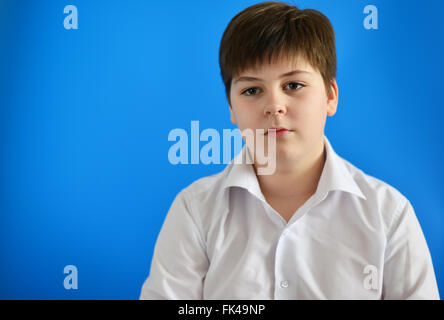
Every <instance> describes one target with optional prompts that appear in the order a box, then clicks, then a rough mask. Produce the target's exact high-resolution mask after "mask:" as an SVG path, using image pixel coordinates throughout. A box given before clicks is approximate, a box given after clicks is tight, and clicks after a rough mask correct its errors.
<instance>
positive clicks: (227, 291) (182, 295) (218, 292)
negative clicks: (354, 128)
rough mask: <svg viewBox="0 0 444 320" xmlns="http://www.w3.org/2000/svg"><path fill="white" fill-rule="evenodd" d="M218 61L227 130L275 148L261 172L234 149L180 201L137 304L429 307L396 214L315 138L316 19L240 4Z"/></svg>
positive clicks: (330, 111) (281, 8)
mask: <svg viewBox="0 0 444 320" xmlns="http://www.w3.org/2000/svg"><path fill="white" fill-rule="evenodd" d="M219 62H220V68H221V75H222V79H223V81H224V84H225V88H226V96H227V100H228V103H229V111H230V115H231V121H232V122H233V123H234V124H236V125H237V126H238V127H239V129H240V130H241V132H242V130H244V129H252V130H254V131H256V132H257V130H256V129H263V130H265V131H264V132H265V135H268V136H270V135H272V136H273V137H275V139H276V140H275V160H276V164H275V165H276V166H275V171H274V173H273V174H269V175H259V174H257V173H258V169H259V168H260V167H261V164H260V163H258V162H257V161H256V160H253V161H254V162H253V163H252V164H246V163H240V164H239V161H236V160H238V159H239V158H240V157H244V156H247V157H248V156H250V157H253V158H254V159H256V154H255V151H251V150H250V149H249V148H247V147H244V148H243V150H242V152H241V153H240V154H239V155H238V156H237V157H236V159H235V160H233V161H232V162H231V163H230V164H229V165H228V166H227V167H226V168H225V170H224V171H222V172H221V173H219V174H216V175H213V176H209V177H205V178H202V179H199V180H198V181H196V182H194V183H193V184H191V185H190V186H188V187H187V188H185V189H184V190H182V191H181V192H180V193H179V194H178V195H177V196H176V198H175V200H174V202H173V204H172V205H171V208H170V210H169V212H168V214H167V217H166V219H165V221H164V224H163V226H162V230H161V232H160V234H159V237H158V240H157V243H156V247H155V251H154V255H153V260H152V264H151V271H150V275H149V277H148V278H147V279H146V281H145V283H144V285H143V287H142V291H141V296H140V298H141V299H439V293H438V288H437V284H436V280H435V275H434V270H433V265H432V261H431V256H430V253H429V250H428V247H427V244H426V241H425V238H424V236H423V233H422V230H421V227H420V225H419V223H418V220H417V218H416V216H415V213H414V210H413V208H412V206H411V204H410V202H409V201H408V200H407V199H406V198H405V197H404V196H403V195H402V194H401V193H400V192H399V191H397V190H396V189H395V188H393V187H391V186H389V185H388V184H386V183H384V182H383V181H381V180H378V179H376V178H373V177H371V176H368V175H366V174H365V173H364V172H363V171H361V170H359V169H358V168H356V167H354V166H353V165H352V164H350V163H349V162H347V161H346V160H344V159H342V158H341V157H340V156H338V155H337V154H336V153H335V152H334V150H333V148H332V146H331V144H330V142H329V140H327V138H326V137H325V135H324V127H325V121H326V117H327V116H333V115H334V114H335V112H336V108H337V104H338V86H337V83H336V80H335V77H336V53H335V36H334V31H333V28H332V26H331V23H330V21H329V20H328V19H327V17H325V16H324V15H323V14H322V13H320V12H318V11H316V10H311V9H306V10H299V9H298V8H296V7H295V6H292V5H289V4H285V3H281V2H264V3H259V4H256V5H253V6H251V7H249V8H247V9H245V10H244V11H242V12H240V13H239V14H237V15H236V16H235V17H234V18H233V19H232V20H231V22H230V23H229V25H228V27H227V29H226V30H225V32H224V34H223V37H222V40H221V45H220V53H219ZM259 132H260V131H259ZM258 134H260V133H257V134H256V138H257V137H258ZM265 148H267V145H265ZM240 162H242V161H240Z"/></svg>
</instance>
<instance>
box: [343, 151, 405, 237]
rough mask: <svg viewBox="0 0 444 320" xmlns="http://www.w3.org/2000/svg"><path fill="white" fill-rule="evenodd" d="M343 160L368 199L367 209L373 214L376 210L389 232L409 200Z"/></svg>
mask: <svg viewBox="0 0 444 320" xmlns="http://www.w3.org/2000/svg"><path fill="white" fill-rule="evenodd" d="M341 159H342V161H343V162H344V164H345V167H346V168H347V170H348V172H349V173H350V175H351V176H352V178H353V180H354V181H355V182H356V184H357V185H358V186H359V188H360V189H361V191H362V193H363V194H364V195H365V197H366V198H367V200H365V203H366V207H367V208H369V209H371V210H372V211H373V212H374V211H375V210H376V212H377V213H378V214H379V215H380V217H381V218H382V219H383V221H384V226H385V231H386V232H388V230H389V229H390V226H391V225H392V223H393V220H395V219H396V217H397V216H398V215H399V214H400V212H401V211H402V209H403V208H405V206H406V205H407V204H408V203H409V200H408V199H407V198H406V196H405V195H404V194H403V193H401V191H400V190H398V189H397V188H396V187H394V186H392V185H390V184H389V183H387V182H385V181H383V180H382V179H379V178H376V177H374V176H372V175H370V174H368V173H366V172H364V171H363V170H361V169H359V168H357V167H356V166H354V165H353V164H351V163H350V162H349V161H347V160H345V159H343V158H341Z"/></svg>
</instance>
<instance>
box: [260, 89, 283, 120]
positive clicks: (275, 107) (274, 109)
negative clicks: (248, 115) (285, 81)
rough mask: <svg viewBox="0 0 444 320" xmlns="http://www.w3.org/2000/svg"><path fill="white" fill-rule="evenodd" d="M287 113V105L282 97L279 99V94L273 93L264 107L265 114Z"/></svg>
mask: <svg viewBox="0 0 444 320" xmlns="http://www.w3.org/2000/svg"><path fill="white" fill-rule="evenodd" d="M286 113H287V107H286V106H285V103H284V101H282V98H280V99H279V97H278V94H271V96H270V99H268V101H267V104H266V106H265V107H264V115H265V116H270V115H272V116H276V115H285V114H286Z"/></svg>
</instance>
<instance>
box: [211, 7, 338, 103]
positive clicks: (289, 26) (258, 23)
mask: <svg viewBox="0 0 444 320" xmlns="http://www.w3.org/2000/svg"><path fill="white" fill-rule="evenodd" d="M284 57H287V58H289V59H292V60H293V61H296V59H297V58H298V57H303V58H305V60H306V61H307V62H309V63H310V64H311V65H312V67H314V68H316V69H317V70H318V71H319V72H320V74H321V75H322V78H323V80H324V84H325V89H326V92H327V94H328V95H329V94H330V91H331V87H330V81H331V80H332V79H334V78H336V48H335V34H334V30H333V27H332V25H331V23H330V20H329V19H328V18H327V17H326V16H325V15H324V14H322V13H321V12H319V11H317V10H314V9H304V10H300V9H298V8H297V7H296V6H295V5H290V4H287V3H284V2H275V1H267V2H261V3H258V4H255V5H252V6H250V7H248V8H246V9H244V10H243V11H241V12H239V13H238V14H237V15H236V16H234V17H233V19H231V21H230V23H229V24H228V26H227V28H226V29H225V31H224V34H223V36H222V39H221V43H220V48H219V66H220V71H221V76H222V81H223V82H224V85H225V93H226V96H227V100H228V103H229V104H230V106H231V101H230V91H231V81H232V79H233V77H236V76H237V75H239V74H240V73H241V72H243V71H244V70H247V69H249V68H256V67H258V66H260V65H261V64H263V63H264V62H265V61H266V58H268V63H273V62H275V61H278V60H279V59H281V58H284Z"/></svg>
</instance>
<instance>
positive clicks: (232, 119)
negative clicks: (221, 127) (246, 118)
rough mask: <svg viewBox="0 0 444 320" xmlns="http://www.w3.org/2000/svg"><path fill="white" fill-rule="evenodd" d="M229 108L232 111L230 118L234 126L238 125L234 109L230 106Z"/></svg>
mask: <svg viewBox="0 0 444 320" xmlns="http://www.w3.org/2000/svg"><path fill="white" fill-rule="evenodd" d="M228 106H229V109H230V118H231V123H232V124H236V125H237V122H236V117H235V116H234V111H233V107H232V106H231V105H230V104H229V105H228Z"/></svg>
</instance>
